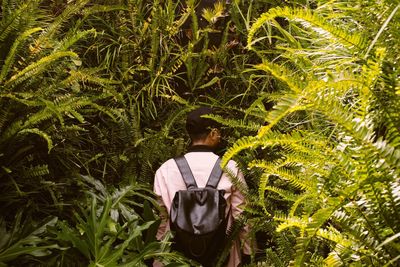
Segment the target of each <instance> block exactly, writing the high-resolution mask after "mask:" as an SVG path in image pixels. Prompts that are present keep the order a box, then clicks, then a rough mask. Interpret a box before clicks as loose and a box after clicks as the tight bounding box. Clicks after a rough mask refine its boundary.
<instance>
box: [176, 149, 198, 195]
mask: <svg viewBox="0 0 400 267" xmlns="http://www.w3.org/2000/svg"><path fill="white" fill-rule="evenodd" d="M174 160H175V162H176V165H177V166H178V169H179V171H180V173H181V175H182V178H183V181H184V182H185V184H186V188H187V189H195V188H197V184H196V180H195V179H194V176H193V173H192V170H191V169H190V167H189V164H188V162H187V160H186V158H185V157H184V156H180V157H177V158H174Z"/></svg>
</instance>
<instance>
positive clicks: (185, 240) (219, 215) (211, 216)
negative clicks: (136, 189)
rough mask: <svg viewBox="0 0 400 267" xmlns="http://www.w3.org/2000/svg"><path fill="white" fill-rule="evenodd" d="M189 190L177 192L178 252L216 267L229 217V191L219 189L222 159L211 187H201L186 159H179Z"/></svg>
mask: <svg viewBox="0 0 400 267" xmlns="http://www.w3.org/2000/svg"><path fill="white" fill-rule="evenodd" d="M175 161H176V164H177V166H178V168H179V171H180V172H181V174H182V177H183V180H184V182H185V184H186V188H187V189H186V190H179V191H178V192H176V193H175V196H174V199H173V201H172V205H171V210H170V227H171V230H172V231H173V232H174V234H175V235H174V240H173V241H174V244H173V247H174V249H176V250H178V251H180V252H182V253H183V254H184V255H185V256H186V257H188V258H190V259H194V260H196V261H197V262H199V263H201V264H202V265H203V266H212V263H213V261H215V259H216V258H217V255H218V252H219V251H220V250H221V249H223V248H224V245H225V239H226V226H227V221H228V218H227V216H225V209H226V205H227V204H226V200H225V198H224V193H225V190H218V189H217V185H218V183H219V181H220V179H221V175H222V170H221V167H220V162H221V159H220V158H218V159H217V161H216V163H215V165H214V168H213V170H212V171H211V174H210V177H209V178H208V181H207V184H206V186H205V187H204V188H198V187H197V184H196V181H195V179H194V177H193V174H192V171H191V170H190V167H189V165H188V163H187V161H186V159H185V157H184V156H182V157H178V158H175Z"/></svg>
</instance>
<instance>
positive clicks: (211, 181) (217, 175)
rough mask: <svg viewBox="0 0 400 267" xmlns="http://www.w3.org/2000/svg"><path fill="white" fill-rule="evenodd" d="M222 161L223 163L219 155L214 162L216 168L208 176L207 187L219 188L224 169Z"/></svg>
mask: <svg viewBox="0 0 400 267" xmlns="http://www.w3.org/2000/svg"><path fill="white" fill-rule="evenodd" d="M220 163H221V158H220V157H218V159H217V161H216V162H215V164H214V168H213V169H212V171H211V174H210V177H209V178H208V181H207V185H206V187H212V188H217V185H218V183H219V180H220V179H221V175H222V169H221V166H220Z"/></svg>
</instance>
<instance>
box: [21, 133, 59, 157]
mask: <svg viewBox="0 0 400 267" xmlns="http://www.w3.org/2000/svg"><path fill="white" fill-rule="evenodd" d="M27 133H31V134H36V135H38V136H40V137H41V138H43V139H44V140H45V141H46V142H47V151H48V152H49V153H50V151H51V149H52V148H53V140H52V139H51V137H50V136H49V135H48V134H47V133H45V132H43V131H41V130H39V129H38V128H32V129H24V130H22V131H20V132H18V134H19V135H23V134H27Z"/></svg>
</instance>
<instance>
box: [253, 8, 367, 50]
mask: <svg viewBox="0 0 400 267" xmlns="http://www.w3.org/2000/svg"><path fill="white" fill-rule="evenodd" d="M277 17H284V18H287V19H288V20H290V21H293V22H298V23H300V24H301V25H302V26H303V27H304V28H305V29H307V30H311V31H313V32H315V33H316V34H318V35H320V36H321V37H323V38H324V39H325V40H330V42H334V43H340V44H342V45H344V46H346V47H348V48H350V49H354V47H356V48H357V49H358V50H363V49H364V48H365V47H366V44H365V41H364V38H363V37H362V36H361V35H359V34H357V33H355V32H351V33H350V32H347V31H346V30H344V29H343V28H339V27H336V26H333V25H331V24H330V23H329V22H328V21H326V20H325V19H324V18H322V17H320V16H319V15H317V14H316V13H315V12H313V11H311V10H309V9H296V8H294V9H293V8H290V7H284V8H281V7H277V8H272V9H270V10H269V11H268V12H266V13H264V14H262V15H261V16H260V18H258V19H257V20H256V21H255V22H254V24H253V25H252V26H251V28H250V30H249V34H248V37H247V44H248V48H249V49H252V46H253V39H254V36H255V34H256V32H257V31H258V30H259V29H260V28H261V27H262V25H263V24H265V23H269V22H271V21H272V20H273V19H275V18H277Z"/></svg>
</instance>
